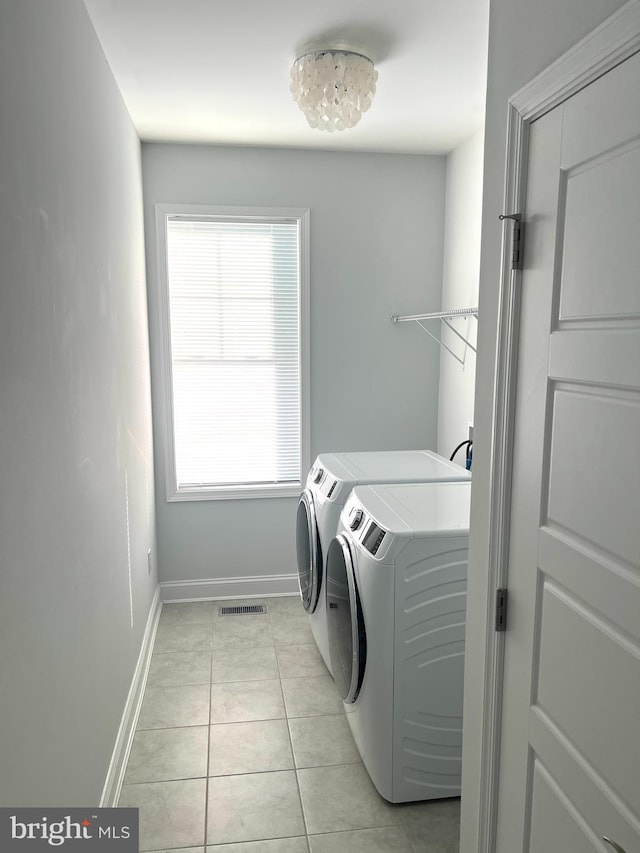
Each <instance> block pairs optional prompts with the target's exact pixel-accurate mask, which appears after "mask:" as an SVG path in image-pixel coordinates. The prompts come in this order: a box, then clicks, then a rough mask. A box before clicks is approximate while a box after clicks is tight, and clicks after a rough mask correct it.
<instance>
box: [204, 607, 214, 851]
mask: <svg viewBox="0 0 640 853" xmlns="http://www.w3.org/2000/svg"><path fill="white" fill-rule="evenodd" d="M213 627H214V620H213V615H212V618H211V666H210V667H209V713H208V715H207V775H206V779H205V785H204V835H203V853H206V851H207V836H208V835H209V826H208V821H209V769H210V768H209V762H210V760H211V708H212V695H211V694H212V692H213V655H214V650H213Z"/></svg>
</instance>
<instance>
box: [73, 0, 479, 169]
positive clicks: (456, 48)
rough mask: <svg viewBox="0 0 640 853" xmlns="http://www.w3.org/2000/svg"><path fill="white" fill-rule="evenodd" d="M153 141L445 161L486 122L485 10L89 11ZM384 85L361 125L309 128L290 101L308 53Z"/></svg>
mask: <svg viewBox="0 0 640 853" xmlns="http://www.w3.org/2000/svg"><path fill="white" fill-rule="evenodd" d="M85 3H86V6H87V9H88V10H89V14H90V16H91V18H92V20H93V24H94V26H95V29H96V31H97V33H98V37H99V39H100V41H101V43H102V46H103V49H104V51H105V54H106V56H107V59H108V61H109V64H110V65H111V68H112V70H113V73H114V75H115V78H116V80H117V82H118V85H119V87H120V89H121V91H122V95H123V97H124V100H125V102H126V104H127V107H128V109H129V111H130V113H131V116H132V118H133V121H134V123H135V125H136V127H137V129H138V132H139V134H140V136H141V138H142V139H143V140H156V141H158V140H166V141H181V142H208V143H214V144H230V145H269V146H274V145H275V146H286V147H295V148H298V147H300V148H328V149H334V150H335V149H340V150H351V151H386V152H412V153H428V154H435V153H445V152H447V151H450V150H451V149H452V148H454V147H455V146H456V145H457V144H458V143H460V142H461V141H463V140H464V139H465V138H466V137H468V136H469V135H470V134H472V133H473V132H474V131H475V130H477V129H478V128H479V127H480V126H481V124H482V121H483V116H484V92H485V85H486V59H487V30H488V14H489V9H488V6H489V2H488V0H85ZM338 42H340V43H343V44H344V43H346V44H347V45H349V46H351V47H352V48H354V49H357V50H359V51H360V52H362V53H365V54H366V55H368V56H369V57H370V58H371V59H373V61H374V62H375V64H376V68H377V69H378V72H379V75H380V76H379V79H378V85H377V92H376V95H375V98H374V101H373V105H372V107H371V109H370V110H369V112H368V113H366V114H365V115H364V116H363V117H362V121H361V122H360V124H359V125H358V126H357V127H355V128H352V129H351V130H346V131H343V132H341V133H332V134H328V133H326V132H322V131H319V130H312V129H311V128H309V127H308V125H307V122H306V120H305V118H304V116H303V114H302V113H301V112H300V110H299V109H298V107H297V105H296V104H295V102H294V101H293V100H292V98H291V95H290V93H289V82H290V80H289V70H290V68H291V64H292V62H293V60H294V59H295V58H296V56H298V55H299V54H300V53H301V52H303V51H304V49H305V48H308V47H311V48H320V47H330V46H332V45H335V44H336V43H338Z"/></svg>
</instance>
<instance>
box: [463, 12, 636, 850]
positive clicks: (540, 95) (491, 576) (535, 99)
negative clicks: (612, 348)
mask: <svg viewBox="0 0 640 853" xmlns="http://www.w3.org/2000/svg"><path fill="white" fill-rule="evenodd" d="M639 50H640V0H631V2H629V3H627V4H626V5H624V6H622V7H621V8H620V9H619V10H618V11H617V12H616V13H615V14H613V15H612V16H611V17H610V18H608V19H607V20H606V21H604V23H602V24H601V25H600V26H599V27H597V28H596V29H595V30H594V31H593V32H592V33H590V34H589V35H588V36H586V37H585V38H584V39H582V41H580V42H578V43H577V44H576V45H575V46H574V47H573V48H571V49H570V50H569V51H567V53H565V54H564V55H563V56H562V57H560V59H558V60H557V61H556V62H554V63H553V64H552V65H550V66H549V67H548V68H547V69H545V70H544V71H543V72H542V73H541V74H539V75H538V76H537V77H534V78H533V80H531V81H530V82H529V83H527V84H526V85H525V86H523V87H522V88H521V89H519V90H518V91H517V92H516V93H515V94H514V95H512V96H511V97H510V98H509V102H508V118H507V153H506V166H505V183H504V196H503V198H504V204H503V213H505V214H515V213H521V212H522V211H523V210H524V206H525V201H526V199H525V186H526V180H527V163H528V148H529V134H530V128H531V124H532V122H533V121H535V120H536V119H538V118H541V117H542V116H543V115H545V114H546V113H548V112H549V111H550V110H552V109H554V108H555V107H557V106H558V105H560V104H562V103H563V102H564V101H566V100H567V99H568V98H570V97H572V96H573V95H575V94H576V93H577V92H579V91H580V90H581V89H583V88H585V87H586V86H588V85H589V84H590V83H592V82H593V81H594V80H596V79H597V78H598V77H601V76H602V75H603V74H606V72H607V71H610V70H611V69H612V68H614V67H615V66H616V65H619V64H620V63H621V62H623V61H624V60H625V59H628V58H629V57H630V56H632V55H633V54H634V53H637V52H638V51H639ZM511 230H512V225H511V224H509V220H506V221H505V228H504V231H503V237H502V249H501V267H500V269H501V272H500V291H499V299H498V340H497V349H496V361H495V367H494V380H493V381H494V400H493V412H492V422H491V449H490V460H491V465H490V470H491V475H490V484H489V500H490V528H489V566H488V569H489V572H488V587H487V590H486V591H487V597H486V600H487V602H488V609H489V619H488V620H487V623H486V631H485V635H484V637H483V638H482V654H483V657H484V663H485V666H484V671H485V672H486V673H487V677H486V680H485V684H484V696H483V714H482V718H483V722H482V741H481V750H480V766H479V770H480V773H479V784H480V792H479V793H480V803H479V826H478V836H477V838H478V843H477V853H494V851H495V842H496V827H497V818H498V814H497V804H498V799H497V793H498V779H499V770H500V731H501V722H502V689H503V667H504V643H505V633H502V632H496V631H495V630H494V624H495V590H496V589H499V588H501V587H508V554H509V528H510V509H511V474H512V462H513V440H514V432H515V392H516V372H517V355H518V340H519V316H520V284H521V277H522V273H521V272H520V271H519V270H512V269H511V254H512V251H511ZM525 240H526V225H525ZM507 630H508V629H507ZM463 760H464V759H463Z"/></svg>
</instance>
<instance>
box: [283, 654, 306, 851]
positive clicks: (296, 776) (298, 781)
mask: <svg viewBox="0 0 640 853" xmlns="http://www.w3.org/2000/svg"><path fill="white" fill-rule="evenodd" d="M276 666H277V668H278V681H279V683H280V694H281V696H282V706H283V708H284V716H285V720H286V721H287V734H288V736H289V747H290V749H291V760H292V762H293V773H294V776H295V780H296V790H297V791H298V799H299V801H300V812H301V814H302V824H303V826H304V837H305V841H306V844H307V850H310V849H311V844H310V842H309V827H308V825H307V816H306V815H305V812H304V803H303V801H302V791H301V790H300V780H299V778H298V768H297V767H296V755H295V752H294V749H293V739H292V737H291V727H290V726H289V713H288V711H287V703H286V700H285V698H284V689H283V687H282V670H281V669H280V659H279V658H278V650H277V648H276Z"/></svg>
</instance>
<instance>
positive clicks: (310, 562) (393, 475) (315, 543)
mask: <svg viewBox="0 0 640 853" xmlns="http://www.w3.org/2000/svg"><path fill="white" fill-rule="evenodd" d="M470 477H471V474H470V472H469V471H466V470H465V469H464V468H461V467H460V466H459V465H455V464H454V463H453V462H449V460H447V459H444V458H443V457H442V456H439V455H438V454H437V453H433V452H431V451H430V450H389V451H380V450H378V451H358V452H353V453H322V454H320V456H318V457H317V459H316V461H315V462H314V463H313V466H312V468H311V471H310V472H309V476H308V477H307V482H306V487H305V490H304V492H303V493H302V495H301V497H300V501H299V503H298V513H297V520H296V552H297V561H298V582H299V586H300V595H301V597H302V604H303V606H304V609H305V610H306V611H307V613H308V614H309V618H310V623H311V630H312V632H313V637H314V640H315V642H316V645H317V646H318V649H319V651H320V654H321V655H322V658H323V660H324V662H325V664H326V666H327V668H328V669H329V671H330V672H331V658H330V656H329V641H328V637H327V617H326V602H325V593H324V583H323V577H324V557H325V555H326V551H327V548H328V547H329V543H330V542H331V540H332V539H333V537H334V536H335V535H336V533H337V530H338V522H339V520H340V513H341V511H342V508H343V506H344V505H345V502H346V500H347V498H348V497H349V494H350V493H351V490H352V489H353V488H354V486H357V485H361V484H364V485H366V484H369V483H412V482H437V481H458V480H462V481H468V480H469V479H470Z"/></svg>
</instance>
